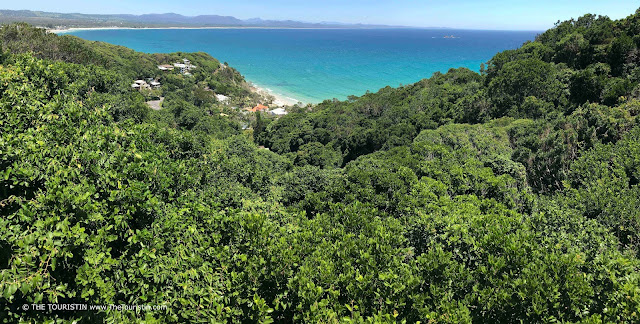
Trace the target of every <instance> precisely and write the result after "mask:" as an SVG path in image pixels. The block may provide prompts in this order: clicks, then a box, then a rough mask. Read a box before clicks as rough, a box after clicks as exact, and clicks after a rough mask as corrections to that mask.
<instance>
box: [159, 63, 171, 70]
mask: <svg viewBox="0 0 640 324" xmlns="http://www.w3.org/2000/svg"><path fill="white" fill-rule="evenodd" d="M158 69H159V70H160V71H173V65H170V64H163V65H158Z"/></svg>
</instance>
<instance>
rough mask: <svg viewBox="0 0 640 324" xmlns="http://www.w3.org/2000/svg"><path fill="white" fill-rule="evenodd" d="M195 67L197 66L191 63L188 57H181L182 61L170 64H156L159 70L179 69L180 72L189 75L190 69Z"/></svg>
mask: <svg viewBox="0 0 640 324" xmlns="http://www.w3.org/2000/svg"><path fill="white" fill-rule="evenodd" d="M195 68H197V66H195V65H193V64H191V61H189V60H188V59H182V63H179V62H178V63H173V65H171V64H163V65H158V69H159V70H160V71H173V69H180V73H182V74H184V75H191V72H190V71H191V70H193V69H195Z"/></svg>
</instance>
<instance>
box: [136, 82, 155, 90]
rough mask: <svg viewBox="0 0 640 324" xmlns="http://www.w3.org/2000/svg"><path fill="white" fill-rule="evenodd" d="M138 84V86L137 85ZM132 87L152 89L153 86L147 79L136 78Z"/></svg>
mask: <svg viewBox="0 0 640 324" xmlns="http://www.w3.org/2000/svg"><path fill="white" fill-rule="evenodd" d="M135 85H137V87H136V86H135ZM131 87H132V88H134V89H138V90H142V89H151V86H149V84H148V83H147V81H145V80H135V81H133V84H132V85H131Z"/></svg>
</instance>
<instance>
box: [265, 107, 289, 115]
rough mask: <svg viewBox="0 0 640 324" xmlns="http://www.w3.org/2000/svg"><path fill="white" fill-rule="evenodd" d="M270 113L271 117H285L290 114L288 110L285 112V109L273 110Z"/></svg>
mask: <svg viewBox="0 0 640 324" xmlns="http://www.w3.org/2000/svg"><path fill="white" fill-rule="evenodd" d="M269 113H270V114H271V115H276V116H284V115H286V114H288V112H287V111H286V110H284V108H276V109H273V110H271V111H269Z"/></svg>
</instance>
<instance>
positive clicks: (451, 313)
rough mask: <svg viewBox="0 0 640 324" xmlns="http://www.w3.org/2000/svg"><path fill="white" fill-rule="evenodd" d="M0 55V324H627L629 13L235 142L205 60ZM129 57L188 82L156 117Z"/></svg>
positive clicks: (228, 77)
mask: <svg viewBox="0 0 640 324" xmlns="http://www.w3.org/2000/svg"><path fill="white" fill-rule="evenodd" d="M34 34H35V35H38V37H36V38H34V39H29V38H25V36H24V35H34ZM0 40H1V41H2V44H3V45H2V53H1V54H0V215H1V218H0V269H1V270H0V293H1V294H2V295H1V296H0V301H2V304H0V305H2V306H0V307H1V308H0V318H2V320H3V321H4V322H20V321H23V322H24V321H26V322H33V321H35V322H44V321H49V320H65V321H73V320H78V321H81V322H102V321H104V322H112V323H123V322H142V321H144V322H156V323H166V322H263V323H269V322H305V323H306V322H311V323H315V322H332V323H333V322H385V323H389V322H406V323H415V322H418V321H420V322H422V323H431V322H438V323H440V322H444V323H461V322H462V323H472V322H475V323H493V322H499V323H517V322H527V323H528V322H560V321H561V322H576V323H577V322H581V323H603V322H614V323H636V322H639V321H640V272H639V271H638V270H639V268H640V259H639V257H640V255H639V253H640V234H639V233H640V221H639V220H640V187H639V184H640V180H639V179H640V125H638V117H637V116H638V114H639V113H640V87H639V86H638V85H639V83H640V67H639V66H638V59H639V58H640V56H638V53H640V52H639V47H640V11H639V12H637V13H636V14H635V15H632V16H630V17H628V18H627V19H623V20H619V21H611V20H610V19H608V18H606V17H599V16H593V15H587V16H583V17H581V18H579V19H577V20H571V21H567V22H562V23H558V24H557V26H556V27H555V28H553V29H551V30H549V31H547V32H545V33H543V34H541V35H539V36H538V37H537V39H536V41H534V42H530V43H527V44H524V45H523V46H522V47H521V48H519V49H516V50H512V51H505V52H502V53H499V54H497V55H496V56H495V57H494V58H493V59H491V60H490V61H489V62H488V64H487V66H486V67H485V68H483V70H482V73H480V74H478V73H475V72H473V71H470V70H468V69H452V70H450V71H449V72H448V73H445V74H440V73H436V74H435V75H434V76H432V77H431V78H429V79H425V80H423V81H420V82H418V83H416V84H413V85H408V86H404V87H401V88H397V89H392V88H384V89H381V90H380V91H379V92H377V93H370V94H366V95H364V96H362V97H359V98H358V97H350V98H349V99H348V100H346V101H336V100H334V101H325V102H323V103H321V104H319V105H317V106H315V107H313V109H311V110H309V109H306V107H305V108H301V107H298V108H297V109H292V112H291V113H290V114H288V115H286V116H284V117H281V118H279V119H277V120H271V119H267V118H262V116H261V115H259V114H258V116H257V117H256V118H255V123H254V132H253V133H252V134H251V133H243V132H242V131H241V127H240V124H239V123H240V122H241V121H238V120H236V119H234V118H232V117H233V116H229V117H230V118H223V117H222V116H220V115H219V112H220V110H219V109H220V108H221V106H220V105H219V104H218V103H216V101H215V97H212V96H211V95H210V93H209V92H208V90H207V88H208V89H214V90H215V89H218V88H220V87H222V88H224V89H229V90H228V91H227V92H226V93H228V94H230V95H236V96H240V97H242V96H245V95H247V94H246V93H244V92H242V91H244V89H245V88H244V86H243V85H244V83H243V82H244V81H243V79H242V77H241V76H240V75H239V74H237V72H235V71H234V70H231V68H228V69H230V70H229V71H230V72H224V73H220V71H221V70H220V69H219V67H218V65H219V63H218V62H217V61H215V60H214V59H213V58H210V57H208V56H206V55H205V54H192V55H191V54H185V53H180V54H175V55H174V56H170V55H169V56H163V55H146V54H141V53H135V52H133V51H128V50H126V49H123V48H119V47H113V46H110V45H106V44H102V43H93V42H85V41H81V40H79V39H76V38H73V37H70V36H63V37H58V36H54V35H47V34H44V33H42V32H41V31H38V30H35V29H33V28H31V27H29V26H26V25H11V26H5V27H3V28H2V30H0ZM65 44H75V45H68V47H65V46H67V45H65ZM76 46H77V47H76ZM67 51H69V53H67ZM104 51H109V52H108V53H109V54H104V56H100V55H102V54H101V53H104ZM25 52H29V53H25ZM136 57H138V58H139V59H141V60H143V61H144V60H149V62H150V64H149V67H150V68H151V70H148V71H144V70H140V71H142V72H144V73H147V72H148V73H152V72H153V73H157V72H155V71H156V70H155V69H154V68H155V64H161V63H166V62H169V61H172V60H175V59H177V58H182V57H188V58H189V59H191V60H192V62H194V64H196V65H199V66H202V67H203V69H202V73H200V74H194V75H193V77H190V78H187V77H184V76H182V75H179V74H177V73H175V74H169V75H166V76H164V79H163V87H165V88H164V90H163V91H166V94H165V98H166V101H167V103H165V104H164V105H163V109H162V110H161V111H159V112H154V111H151V110H150V109H148V108H147V107H146V106H145V105H144V101H143V99H142V98H141V97H142V95H141V94H140V93H138V92H132V91H131V90H130V89H129V88H128V87H129V84H130V80H131V79H132V78H134V77H145V76H148V74H145V75H140V74H138V75H133V72H132V71H136V70H135V69H134V70H129V69H128V68H123V67H122V65H123V64H128V63H126V62H127V61H128V60H130V59H136ZM113 62H122V63H121V64H113ZM141 66H142V64H141ZM138 68H139V69H143V67H136V69H138ZM224 71H226V69H224ZM128 73H131V75H129V74H128ZM216 82H217V83H216ZM236 91H238V92H236ZM216 109H217V110H216ZM258 145H263V146H265V147H266V148H268V149H269V150H266V149H262V148H259V146H258ZM31 303H76V304H78V303H80V304H90V305H109V304H115V305H118V304H120V305H165V306H167V308H166V310H162V311H147V312H135V311H118V310H106V311H101V312H96V311H75V312H38V311H33V310H30V311H23V310H22V309H20V306H22V305H23V304H31Z"/></svg>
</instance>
